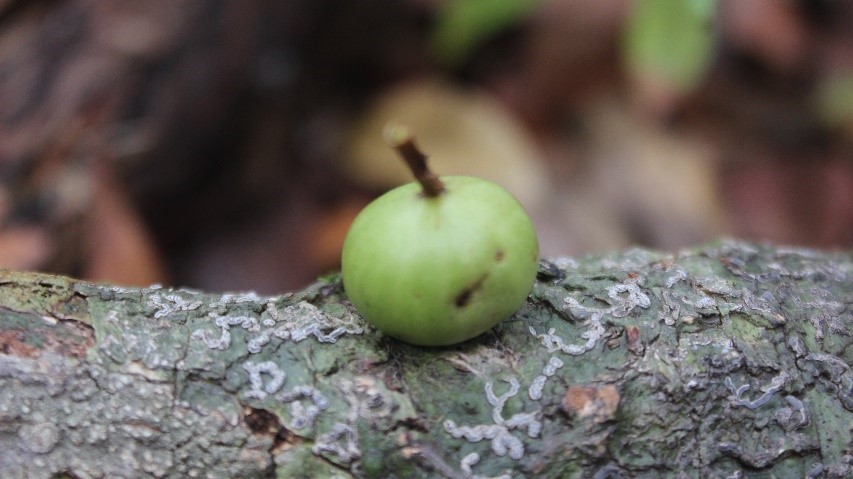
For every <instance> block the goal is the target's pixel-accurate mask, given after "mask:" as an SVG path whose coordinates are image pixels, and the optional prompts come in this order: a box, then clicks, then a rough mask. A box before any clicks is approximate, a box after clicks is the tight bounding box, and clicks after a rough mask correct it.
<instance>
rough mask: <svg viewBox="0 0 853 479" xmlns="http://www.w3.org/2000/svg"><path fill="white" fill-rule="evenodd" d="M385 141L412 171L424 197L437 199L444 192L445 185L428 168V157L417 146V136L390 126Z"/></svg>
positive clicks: (400, 128) (402, 127)
mask: <svg viewBox="0 0 853 479" xmlns="http://www.w3.org/2000/svg"><path fill="white" fill-rule="evenodd" d="M385 141H387V142H388V144H389V145H390V146H391V147H392V148H394V149H395V150H397V153H399V154H400V157H401V158H403V160H404V161H405V162H406V165H407V166H408V167H409V169H410V170H412V174H413V175H414V176H415V179H416V180H418V183H420V184H421V188H423V194H424V196H428V197H430V198H435V197H436V196H438V195H440V194H441V192H442V191H444V189H445V188H444V183H442V182H441V180H440V179H438V176H436V174H435V173H433V172H432V171H431V170H430V169H429V167H427V163H426V160H427V156H426V155H424V154H423V153H422V152H421V150H420V149H419V148H418V147H417V145H415V135H413V134H412V132H411V131H410V130H409V129H408V128H406V127H405V126H400V125H390V124H389V125H388V126H386V127H385Z"/></svg>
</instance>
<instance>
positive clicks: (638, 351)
mask: <svg viewBox="0 0 853 479" xmlns="http://www.w3.org/2000/svg"><path fill="white" fill-rule="evenodd" d="M852 259H853V258H851V255H850V254H849V253H836V254H831V253H822V252H815V251H810V250H802V249H789V248H780V247H769V246H768V247H765V246H756V245H752V244H746V243H739V242H733V241H723V242H719V243H714V244H710V245H706V246H703V247H700V248H696V249H692V250H688V251H684V252H681V253H679V254H676V255H669V254H663V253H657V252H651V251H646V250H639V249H635V250H629V251H625V252H621V253H615V254H612V255H608V256H603V257H593V258H586V259H572V258H558V259H554V260H553V261H543V263H542V269H541V271H540V275H539V281H538V282H537V284H536V287H535V290H534V292H533V294H532V295H531V297H530V299H529V301H528V303H527V305H526V306H525V307H524V308H523V309H522V310H521V311H519V312H518V313H517V314H516V315H515V316H514V317H513V318H511V319H510V320H507V321H505V322H503V323H502V324H501V325H499V326H498V327H496V328H495V329H494V330H493V331H491V332H489V333H487V334H484V335H482V336H481V337H479V338H477V339H475V340H472V341H469V342H467V343H464V344H461V345H458V346H454V347H448V348H441V349H427V348H419V347H413V346H409V345H406V344H401V343H399V342H396V341H394V340H390V339H387V338H385V337H383V336H382V335H381V334H379V333H378V332H376V331H374V330H373V329H371V328H370V327H369V326H368V325H366V324H365V323H364V322H363V321H362V320H361V319H360V318H359V316H358V315H357V314H356V313H355V311H354V310H353V309H352V307H351V306H350V305H349V303H348V302H347V301H346V299H345V296H344V295H343V292H342V290H341V284H340V281H339V279H338V278H337V277H331V278H328V279H326V280H323V281H319V282H318V283H316V284H314V285H312V286H310V287H308V288H307V289H305V290H304V291H300V292H297V293H292V294H285V295H282V296H275V297H258V296H257V295H254V294H251V293H250V294H227V295H219V294H205V293H201V292H198V291H190V290H171V289H165V288H156V287H152V288H145V289H133V288H119V287H113V286H103V285H95V284H89V283H84V282H79V281H74V280H71V279H67V278H61V277H53V276H47V275H40V274H30V273H14V272H3V273H0V476H2V477H4V478H6V477H52V476H54V477H80V478H84V477H147V476H154V477H282V478H285V477H287V478H293V477H350V476H357V477H389V476H390V477H400V478H408V477H451V478H464V477H484V476H505V477H522V476H534V475H535V476H537V477H567V478H573V477H589V478H596V479H600V478H607V477H610V478H616V477H649V478H652V477H719V478H726V477H732V478H734V477H791V478H794V477H796V478H802V477H851V474H853V464H851V463H853V456H851V454H853V439H851V435H853V412H851V411H853V371H851V368H850V364H851V359H853V347H851V344H852V343H853V337H851V335H850V331H851V327H853V313H851V303H852V302H853V278H851V268H853V261H851V260H852Z"/></svg>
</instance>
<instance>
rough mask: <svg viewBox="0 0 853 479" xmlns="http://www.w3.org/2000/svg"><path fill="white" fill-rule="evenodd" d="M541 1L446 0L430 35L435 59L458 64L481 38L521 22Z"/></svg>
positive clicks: (446, 63) (480, 42)
mask: <svg viewBox="0 0 853 479" xmlns="http://www.w3.org/2000/svg"><path fill="white" fill-rule="evenodd" d="M540 2H541V0H448V1H446V2H444V4H443V5H442V6H441V7H440V9H439V11H438V16H437V18H436V25H435V30H433V34H432V48H433V53H434V55H435V56H436V59H437V60H438V61H439V62H440V63H442V64H444V65H448V66H454V65H458V64H459V63H461V62H462V61H464V60H465V59H466V58H467V57H468V56H469V55H471V53H472V52H473V51H474V50H475V49H476V48H477V47H478V46H479V45H480V44H482V43H483V42H484V41H486V40H488V39H489V38H491V37H493V36H494V35H496V34H498V33H500V32H501V31H504V30H506V29H507V28H509V27H511V26H513V25H516V24H518V23H519V22H520V21H522V20H523V19H524V18H525V17H526V16H527V15H528V14H529V13H530V11H531V10H533V8H534V7H535V6H537V5H538V4H539V3H540Z"/></svg>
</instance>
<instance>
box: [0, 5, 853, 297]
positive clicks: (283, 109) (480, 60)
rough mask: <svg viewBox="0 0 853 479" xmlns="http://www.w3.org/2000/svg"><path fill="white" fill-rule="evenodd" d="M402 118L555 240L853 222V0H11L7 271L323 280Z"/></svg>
mask: <svg viewBox="0 0 853 479" xmlns="http://www.w3.org/2000/svg"><path fill="white" fill-rule="evenodd" d="M391 119H395V120H397V121H400V122H403V123H406V124H409V125H410V126H411V127H412V128H413V129H414V130H415V131H416V133H417V135H418V143H419V144H420V145H421V147H422V149H423V150H424V151H425V152H426V153H427V154H429V155H430V157H431V160H430V161H431V163H432V165H433V167H434V169H435V170H436V171H437V172H439V173H440V174H471V175H477V176H481V177H485V178H489V179H492V180H494V181H496V182H498V183H500V184H502V185H504V186H505V187H506V188H508V189H509V190H510V191H511V192H512V193H513V194H514V195H515V196H516V197H517V198H519V200H520V201H521V202H522V203H523V204H524V205H525V207H526V208H527V210H528V211H529V212H530V214H531V216H532V217H533V219H534V222H535V223H536V227H537V230H538V232H539V235H540V241H541V244H542V253H543V255H544V256H556V255H585V254H592V253H597V252H602V251H606V250H611V249H617V248H624V247H628V246H632V245H640V246H646V247H651V248H659V249H667V250H672V249H676V248H681V247H685V246H690V245H695V244H697V243H700V242H703V241H707V240H711V239H714V238H718V237H720V236H734V237H739V238H744V239H748V240H756V241H772V242H777V243H785V244H792V245H802V246H810V247H819V248H828V249H848V248H850V247H851V245H853V2H850V1H848V0H679V1H675V0H633V1H631V0H562V1H559V0H501V1H498V0H360V1H357V2H355V1H351V0H288V1H277V0H258V1H252V2H244V1H242V0H209V1H200V0H153V1H146V2H138V1H122V0H115V1H94V0H37V1H29V0H0V268H14V269H27V270H41V271H49V272H55V273H62V274H67V275H73V276H77V277H82V278H86V279H90V280H96V281H111V282H116V283H118V284H126V285H144V284H150V283H155V282H159V283H163V284H167V285H184V286H191V287H196V288H203V289H206V290H211V291H223V290H246V289H253V290H257V291H259V292H263V293H274V292H282V291H286V290H293V289H296V288H299V287H302V286H304V285H306V284H308V283H309V282H310V281H312V280H313V279H314V278H315V277H317V275H320V274H323V273H325V272H328V271H332V270H334V269H336V268H337V267H338V261H339V255H340V248H341V244H342V242H343V238H344V235H345V234H346V231H347V228H348V226H349V224H350V222H351V221H352V219H353V217H354V216H355V215H356V214H357V213H358V211H359V210H360V209H361V208H362V207H363V206H365V205H366V204H367V203H368V202H369V201H370V200H371V199H372V198H374V197H376V196H377V195H378V194H381V193H382V192H384V191H386V190H387V189H389V188H391V187H393V186H394V185H397V184H400V183H402V182H406V181H408V180H409V178H408V176H407V175H406V172H405V170H404V169H403V167H402V165H401V163H400V162H399V160H397V159H396V158H395V157H394V156H393V154H392V152H391V151H390V150H389V149H388V148H387V147H386V146H385V145H384V144H383V143H382V137H381V129H382V126H383V125H384V123H385V122H386V121H388V120H391Z"/></svg>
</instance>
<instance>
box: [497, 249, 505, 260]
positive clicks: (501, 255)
mask: <svg viewBox="0 0 853 479" xmlns="http://www.w3.org/2000/svg"><path fill="white" fill-rule="evenodd" d="M504 255H505V254H504V250H502V249H499V250H497V251H495V261H498V262H500V261H503V260H504Z"/></svg>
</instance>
